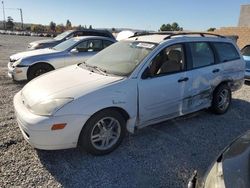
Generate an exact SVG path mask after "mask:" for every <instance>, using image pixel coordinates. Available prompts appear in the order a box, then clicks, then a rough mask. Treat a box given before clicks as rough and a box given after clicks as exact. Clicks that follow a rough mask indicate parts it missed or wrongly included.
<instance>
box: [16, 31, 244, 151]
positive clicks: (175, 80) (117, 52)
mask: <svg viewBox="0 0 250 188" xmlns="http://www.w3.org/2000/svg"><path fill="white" fill-rule="evenodd" d="M244 70H245V62H244V60H243V58H242V56H241V55H240V51H239V49H238V48H237V47H236V46H235V44H234V43H233V42H232V41H231V40H230V39H227V38H225V37H222V36H217V35H216V36H214V35H212V36H210V37H208V36H207V35H205V34H202V33H199V34H194V33H189V34H186V33H183V34H169V35H168V34H164V33H160V34H156V33H155V34H147V35H144V36H135V37H132V38H129V39H127V40H124V41H120V42H118V43H115V44H113V45H111V46H109V47H108V48H106V49H104V50H103V51H101V52H100V53H98V54H97V55H95V56H93V57H92V58H90V59H88V60H87V61H86V62H85V63H82V64H78V65H74V66H69V67H66V68H62V69H59V70H57V71H53V72H51V73H46V74H45V75H43V76H41V77H39V78H36V79H34V80H32V81H31V82H30V83H28V84H27V85H26V86H25V87H24V88H23V89H22V90H21V91H20V92H19V93H17V94H16V96H15V97H14V107H15V112H16V117H17V122H18V124H19V127H20V129H21V131H22V133H23V136H24V138H25V139H26V140H27V141H28V142H29V143H30V144H31V145H32V146H34V147H35V148H40V149H46V150H53V149H65V148H72V147H77V146H80V147H81V148H83V149H84V150H86V151H87V152H89V153H92V154H96V155H101V154H107V153H109V152H111V151H113V150H114V149H115V148H116V147H117V146H118V145H119V144H120V143H121V141H122V139H123V137H124V136H125V133H126V130H128V131H129V132H132V133H133V132H134V130H135V129H137V128H142V127H145V126H147V125H150V124H154V123H158V122H161V121H164V120H167V119H170V118H174V117H178V116H182V115H185V114H188V113H191V112H194V111H197V110H200V109H205V108H209V107H210V108H211V109H212V110H213V112H215V113H217V114H223V113H225V112H226V111H227V110H228V108H229V106H230V103H231V92H232V91H235V90H237V89H239V88H240V87H241V86H242V84H243V83H244Z"/></svg>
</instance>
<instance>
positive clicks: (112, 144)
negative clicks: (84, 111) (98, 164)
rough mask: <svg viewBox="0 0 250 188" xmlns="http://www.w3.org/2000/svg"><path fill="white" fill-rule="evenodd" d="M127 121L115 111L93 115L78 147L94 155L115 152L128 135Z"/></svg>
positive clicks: (81, 135) (86, 125)
mask: <svg viewBox="0 0 250 188" xmlns="http://www.w3.org/2000/svg"><path fill="white" fill-rule="evenodd" d="M125 124H126V121H125V119H124V117H123V116H122V115H121V114H120V113H119V112H117V111H115V110H103V111H100V112H98V113H96V114H95V115H93V116H92V117H91V118H90V119H89V120H88V121H87V123H86V124H85V125H84V127H83V129H82V131H81V134H80V137H79V141H78V145H79V146H80V148H81V149H83V150H85V151H86V152H88V153H90V154H93V155H105V154H108V153H110V152H112V151H114V150H115V149H116V148H117V147H118V146H119V145H120V144H121V142H122V140H123V138H124V136H125V134H126V126H125Z"/></svg>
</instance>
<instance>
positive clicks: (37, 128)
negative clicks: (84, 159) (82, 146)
mask: <svg viewBox="0 0 250 188" xmlns="http://www.w3.org/2000/svg"><path fill="white" fill-rule="evenodd" d="M14 108H15V114H16V119H17V123H18V125H19V128H20V130H21V132H22V134H23V137H24V139H25V140H26V141H27V142H28V143H29V144H30V145H32V146H33V147H35V148H38V149H44V150H54V149H67V148H74V147H76V146H77V142H78V138H79V135H80V132H81V130H82V127H83V125H84V124H85V122H86V121H87V119H88V118H89V116H84V115H63V116H39V115H35V114H33V113H31V112H30V111H29V110H28V109H27V108H26V106H25V105H24V104H23V101H22V97H21V92H18V93H17V94H16V95H15V97H14ZM60 123H66V126H65V128H64V129H60V130H51V128H52V126H53V125H54V124H60Z"/></svg>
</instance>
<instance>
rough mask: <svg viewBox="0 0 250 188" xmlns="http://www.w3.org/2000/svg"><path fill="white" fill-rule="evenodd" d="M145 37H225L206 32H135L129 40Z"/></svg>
mask: <svg viewBox="0 0 250 188" xmlns="http://www.w3.org/2000/svg"><path fill="white" fill-rule="evenodd" d="M145 35H168V36H167V37H165V38H164V40H166V39H170V38H171V37H173V36H178V35H200V36H201V37H206V35H210V36H216V37H220V38H226V37H225V36H222V35H218V34H213V33H206V32H176V31H161V32H136V33H135V34H134V35H133V36H131V37H129V38H132V37H139V36H145Z"/></svg>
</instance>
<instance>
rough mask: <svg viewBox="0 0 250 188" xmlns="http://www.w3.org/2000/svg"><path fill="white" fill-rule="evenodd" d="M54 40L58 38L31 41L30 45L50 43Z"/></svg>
mask: <svg viewBox="0 0 250 188" xmlns="http://www.w3.org/2000/svg"><path fill="white" fill-rule="evenodd" d="M54 42H56V40H55V39H53V38H51V39H44V40H37V41H34V42H31V43H30V45H34V44H44V43H46V44H48V43H54Z"/></svg>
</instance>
